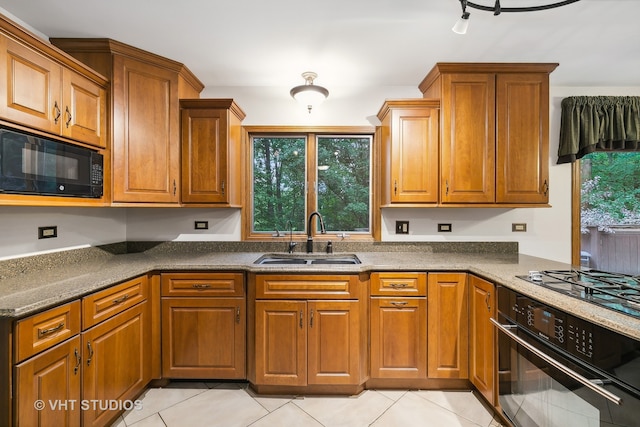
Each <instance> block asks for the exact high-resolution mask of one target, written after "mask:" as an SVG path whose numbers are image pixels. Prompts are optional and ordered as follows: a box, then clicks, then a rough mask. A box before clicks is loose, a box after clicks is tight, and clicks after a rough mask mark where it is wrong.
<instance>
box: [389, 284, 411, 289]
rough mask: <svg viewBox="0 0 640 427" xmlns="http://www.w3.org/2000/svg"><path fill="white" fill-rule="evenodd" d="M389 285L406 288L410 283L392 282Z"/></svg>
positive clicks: (395, 287)
mask: <svg viewBox="0 0 640 427" xmlns="http://www.w3.org/2000/svg"><path fill="white" fill-rule="evenodd" d="M389 286H391V287H392V288H394V289H401V288H406V287H408V286H409V284H408V283H391V284H389Z"/></svg>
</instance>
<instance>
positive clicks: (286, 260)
mask: <svg viewBox="0 0 640 427" xmlns="http://www.w3.org/2000/svg"><path fill="white" fill-rule="evenodd" d="M254 264H261V265H265V264H271V265H273V264H281V265H314V264H323V265H331V264H342V265H353V264H360V260H359V259H358V257H357V256H356V255H353V254H342V255H322V254H318V255H314V254H290V255H289V254H267V255H263V256H261V257H260V258H258V259H257V260H255V262H254Z"/></svg>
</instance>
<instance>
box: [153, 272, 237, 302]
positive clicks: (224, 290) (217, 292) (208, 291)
mask: <svg viewBox="0 0 640 427" xmlns="http://www.w3.org/2000/svg"><path fill="white" fill-rule="evenodd" d="M161 287H162V296H163V297H195V296H202V297H211V296H218V297H231V296H243V295H244V274H243V273H169V274H163V275H162V279H161Z"/></svg>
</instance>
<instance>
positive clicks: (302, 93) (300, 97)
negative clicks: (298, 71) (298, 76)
mask: <svg viewBox="0 0 640 427" xmlns="http://www.w3.org/2000/svg"><path fill="white" fill-rule="evenodd" d="M317 77H318V75H317V74H316V73H314V72H312V71H306V72H304V73H302V78H303V79H304V80H305V83H304V84H303V85H300V86H296V87H294V88H293V89H291V91H290V92H289V93H290V94H291V96H292V97H293V99H295V100H296V101H298V102H299V103H301V104H302V105H304V106H305V107H307V109H308V110H309V113H311V109H312V108H313V107H315V106H317V105H319V104H321V103H322V101H324V100H325V99H327V97H328V96H329V91H328V90H327V89H325V88H323V87H322V86H317V85H314V84H313V80H314V79H315V78H317Z"/></svg>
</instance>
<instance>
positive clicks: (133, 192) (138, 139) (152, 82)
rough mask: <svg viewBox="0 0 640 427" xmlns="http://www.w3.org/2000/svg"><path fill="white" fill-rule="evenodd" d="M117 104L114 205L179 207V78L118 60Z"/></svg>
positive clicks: (166, 72)
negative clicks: (133, 204)
mask: <svg viewBox="0 0 640 427" xmlns="http://www.w3.org/2000/svg"><path fill="white" fill-rule="evenodd" d="M113 104H114V105H113V109H112V110H113V153H112V155H113V201H114V202H152V203H177V202H178V201H179V200H180V197H179V194H178V186H179V182H178V181H179V170H180V146H179V138H180V134H179V125H180V123H179V117H178V114H179V104H178V77H177V74H176V73H175V72H172V71H169V70H166V69H163V68H160V67H155V66H153V65H150V64H147V63H143V62H140V61H136V60H134V59H131V58H126V57H122V56H117V55H116V56H115V57H114V76H113Z"/></svg>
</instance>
